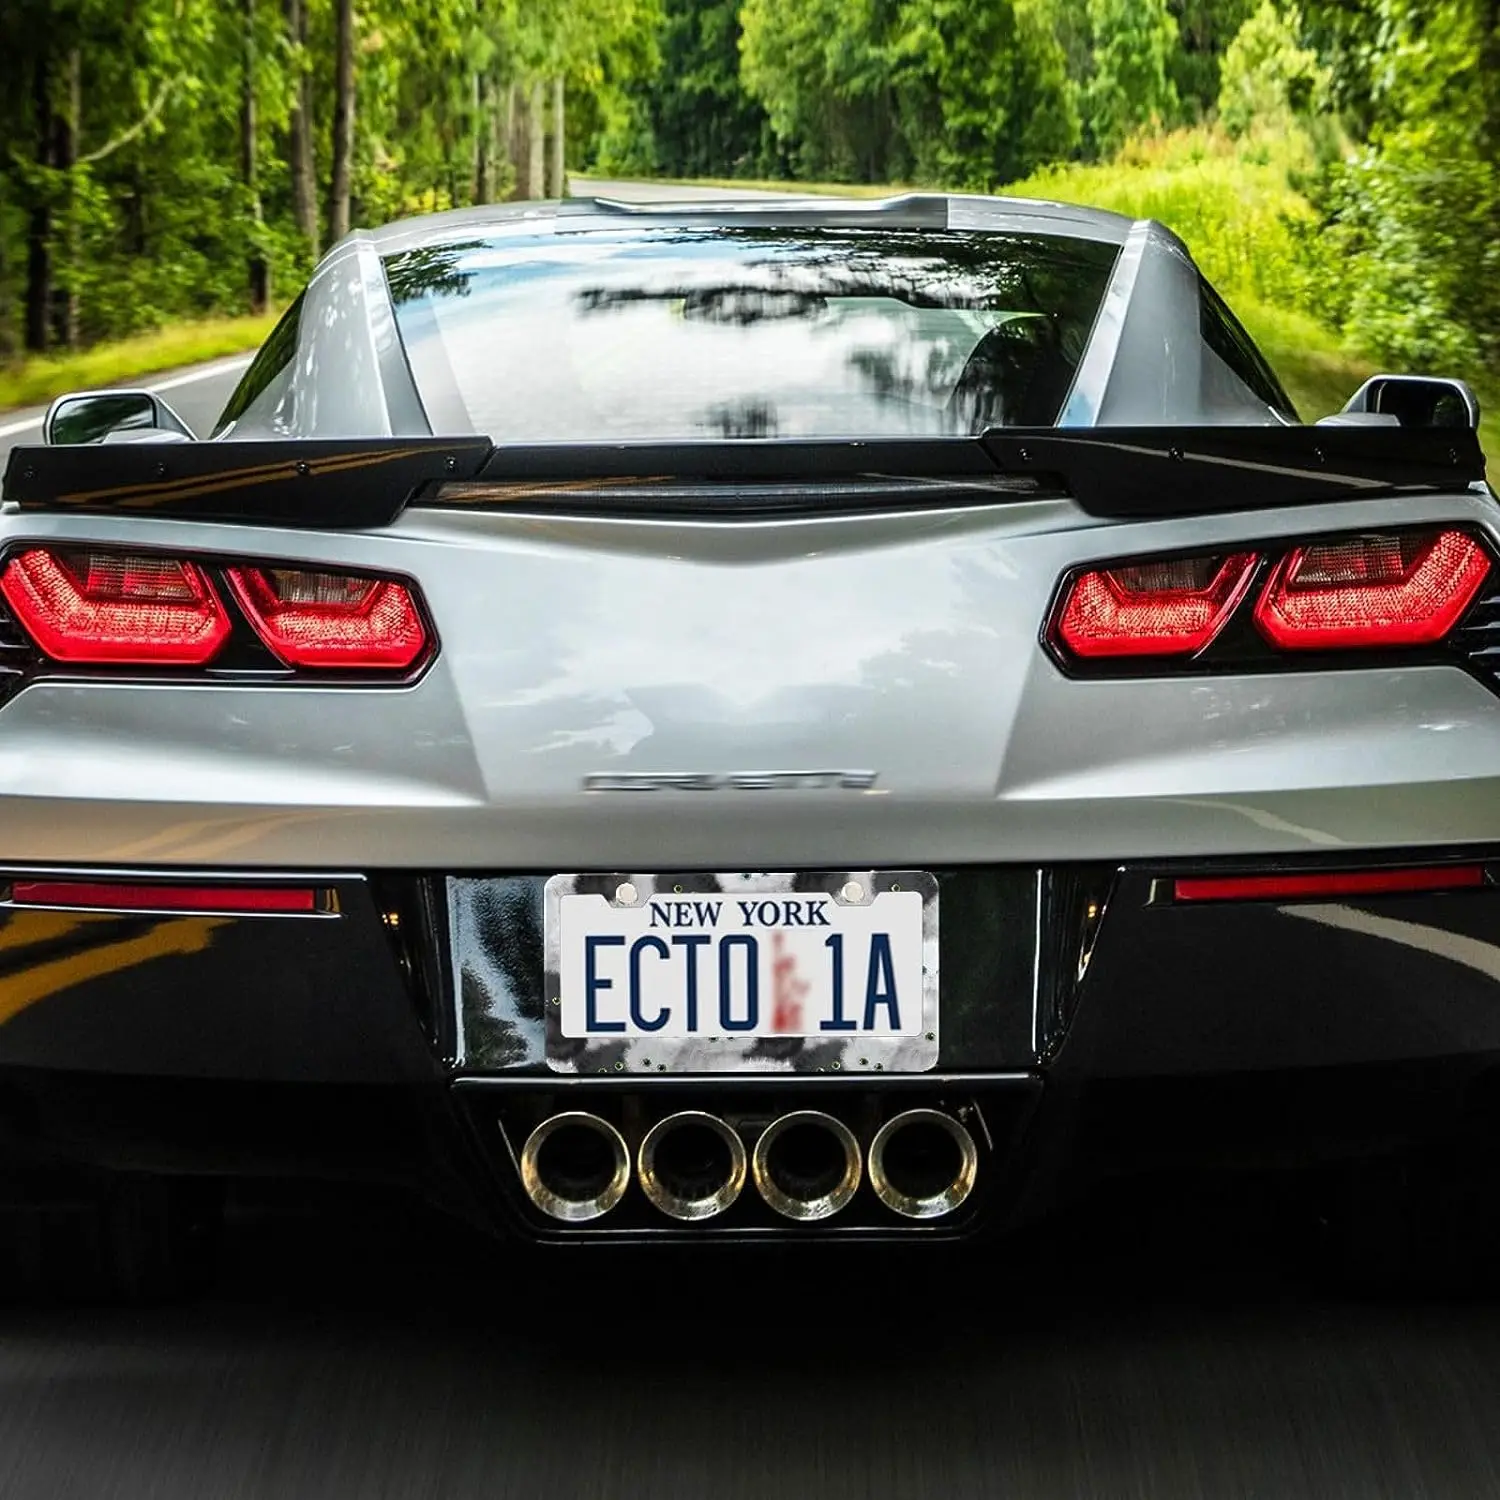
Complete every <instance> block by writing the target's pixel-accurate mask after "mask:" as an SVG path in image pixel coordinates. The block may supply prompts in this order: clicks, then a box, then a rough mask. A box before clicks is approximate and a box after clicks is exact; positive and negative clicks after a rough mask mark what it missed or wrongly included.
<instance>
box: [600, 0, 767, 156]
mask: <svg viewBox="0 0 1500 1500" xmlns="http://www.w3.org/2000/svg"><path fill="white" fill-rule="evenodd" d="M658 40H659V47H660V69H659V71H657V72H656V73H655V74H654V75H652V76H650V77H643V78H639V79H637V80H636V82H635V84H634V86H633V87H632V89H631V99H630V103H631V109H630V112H629V115H628V118H626V119H625V120H624V121H622V125H623V128H622V129H621V130H620V131H618V132H616V133H613V134H610V135H609V136H608V137H601V140H600V145H599V150H598V165H599V167H600V169H601V170H603V171H606V172H612V173H617V174H620V175H624V174H627V173H631V172H643V173H645V174H646V175H648V176H652V175H662V176H666V177H684V176H686V177H699V176H707V175H712V174H715V173H731V174H739V173H751V174H754V173H757V172H774V171H776V170H778V168H780V167H781V166H782V163H781V161H780V160H779V157H778V153H777V151H776V148H775V141H774V137H773V135H772V133H771V129H770V122H769V120H768V119H767V118H766V112H765V110H764V109H763V108H762V107H761V105H760V104H759V103H757V102H756V100H754V99H752V98H751V96H750V95H749V94H748V93H747V92H746V91H745V88H744V85H743V84H742V83H741V81H740V16H739V0H667V3H666V6H665V10H664V13H663V16H662V24H661V30H660V33H659V38H658Z"/></svg>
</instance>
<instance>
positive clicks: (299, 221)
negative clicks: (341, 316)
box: [286, 0, 320, 260]
mask: <svg viewBox="0 0 1500 1500" xmlns="http://www.w3.org/2000/svg"><path fill="white" fill-rule="evenodd" d="M286 31H287V36H288V38H289V39H290V40H291V43H292V46H293V47H294V48H295V49H296V52H295V57H296V77H295V79H294V81H293V86H292V109H291V113H290V115H289V116H288V117H287V156H288V157H289V158H290V161H289V163H288V165H289V166H290V168H291V175H292V220H293V222H294V223H295V224H296V226H297V229H298V232H299V233H300V234H301V235H302V238H303V239H304V240H306V241H307V248H308V250H309V251H310V252H311V254H312V258H313V259H314V260H317V258H318V249H319V240H320V235H319V233H318V229H319V226H318V187H317V173H316V169H315V166H314V163H313V132H312V117H313V112H312V76H311V75H310V73H309V72H308V68H307V6H306V5H305V4H304V0H286Z"/></svg>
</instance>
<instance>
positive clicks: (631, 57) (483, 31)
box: [0, 0, 662, 360]
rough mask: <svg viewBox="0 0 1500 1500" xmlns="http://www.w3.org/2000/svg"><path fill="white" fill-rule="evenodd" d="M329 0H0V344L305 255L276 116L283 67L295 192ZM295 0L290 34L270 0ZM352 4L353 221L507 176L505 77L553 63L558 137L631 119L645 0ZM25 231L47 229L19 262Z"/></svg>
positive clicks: (284, 282) (62, 332) (328, 89)
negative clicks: (302, 105) (558, 94)
mask: <svg viewBox="0 0 1500 1500" xmlns="http://www.w3.org/2000/svg"><path fill="white" fill-rule="evenodd" d="M334 6H335V0H130V3H129V4H122V3H120V0H6V3H4V4H0V59H3V61H0V141H3V142H4V143H5V150H4V151H3V152H0V360H5V359H9V358H14V357H15V355H16V354H17V353H18V352H19V350H20V349H21V347H22V345H23V342H25V343H29V344H31V345H32V346H33V347H34V348H36V349H40V348H44V347H47V346H58V345H69V344H76V345H82V344H87V343H91V342H93V341H96V340H101V339H118V338H121V337H126V336H130V335H133V334H135V333H138V332H140V331H142V330H146V329H150V328H154V327H157V326H159V325H161V324H163V323H165V322H169V321H172V320H176V319H183V318H188V319H191V318H198V317H203V316H205V315H208V314H212V313H234V312H237V311H240V310H242V309H244V308H245V307H246V306H247V305H249V304H250V302H251V298H252V290H253V289H254V288H255V286H256V284H257V277H256V274H255V267H256V266H260V267H261V268H262V269H263V272H268V274H269V280H270V287H271V291H272V295H273V296H276V295H279V296H281V297H285V296H288V295H290V294H291V292H292V291H293V290H294V289H295V286H296V284H297V283H298V282H299V281H300V280H301V279H302V277H303V276H304V275H305V274H306V272H307V271H308V269H309V263H310V260H311V245H310V243H309V239H308V235H307V234H306V233H305V232H304V228H303V226H302V225H301V224H299V222H298V220H297V218H296V214H295V203H294V187H295V182H294V172H293V167H292V158H291V129H292V124H293V119H294V112H295V110H296V108H297V105H298V103H299V97H300V95H299V91H300V89H301V88H302V87H303V84H304V80H305V81H306V84H307V85H308V86H309V87H310V93H311V98H310V101H309V102H310V128H311V137H312V158H313V160H312V173H313V176H312V181H311V183H310V184H309V185H308V194H307V201H308V202H309V203H315V204H317V205H319V206H321V205H323V204H324V203H325V202H326V201H327V198H328V194H329V182H330V171H331V163H332V157H333V139H332V119H333V114H334V109H333V97H334V89H335V79H334V68H333V51H334ZM298 8H301V9H302V11H303V13H304V15H305V18H306V35H305V40H303V39H302V37H300V36H298V35H295V34H294V33H293V29H292V27H291V24H290V20H289V13H290V12H294V11H295V10H296V9H298ZM354 19H355V27H354V38H355V95H356V104H355V109H354V119H355V127H356V128H355V132H354V153H353V162H352V201H351V217H352V222H353V223H354V224H355V225H360V224H372V223H379V222H383V221H385V220H387V219H390V218H393V217H396V216H398V215H401V214H404V213H409V212H412V211H415V210H420V209H428V208H441V207H448V206H451V205H457V204H463V203H468V202H471V201H473V200H474V198H475V196H476V194H477V193H479V192H480V191H481V190H483V191H484V192H485V193H486V194H487V195H488V196H490V197H495V196H499V195H503V194H504V193H505V192H506V191H508V190H509V188H510V186H511V185H512V184H513V183H515V181H516V180H517V176H518V173H517V170H516V157H517V155H518V153H519V152H520V150H521V143H520V141H519V138H518V139H517V140H515V141H512V140H510V139H508V138H506V131H505V122H506V119H507V117H508V113H509V109H510V103H511V100H512V91H513V89H515V90H517V91H519V92H520V93H521V94H522V95H526V94H529V90H530V86H531V84H532V82H533V81H534V80H551V79H554V78H564V79H566V80H567V85H568V94H569V105H570V111H571V116H572V118H571V119H570V122H569V148H570V151H571V153H572V156H573V159H574V160H578V159H580V158H581V157H585V156H588V155H591V154H593V153H594V151H595V150H596V147H597V143H598V140H599V138H601V137H603V136H605V135H607V134H609V133H610V132H614V133H615V134H616V135H628V134H630V133H631V132H632V131H633V130H634V129H635V122H634V119H633V116H632V115H631V108H632V105H631V104H630V101H629V91H630V89H631V88H632V87H633V86H634V85H635V84H636V83H637V82H638V80H639V79H641V78H643V77H646V76H648V75H649V74H650V73H651V72H652V71H653V70H654V69H655V67H656V66H657V63H658V53H657V33H658V30H659V29H660V26H661V19H662V16H661V9H660V0H423V3H422V4H421V5H413V4H411V3H410V0H355V4H354ZM247 104H248V105H249V106H250V113H249V114H247V113H246V109H247ZM247 119H248V120H252V121H253V130H252V131H250V132H248V133H247V131H246V128H245V122H246V120H247ZM547 128H548V129H550V115H549V124H548V127H547ZM536 191H538V193H539V192H540V185H539V184H538V185H537V187H536ZM324 237H325V238H326V234H325V236H324ZM30 243H37V244H40V245H41V246H42V247H43V249H44V251H45V254H44V255H43V256H42V258H41V261H40V270H39V269H38V262H37V258H36V257H35V256H28V244H30ZM264 279H265V277H264V274H262V275H261V277H260V281H261V283H262V284H263V282H264Z"/></svg>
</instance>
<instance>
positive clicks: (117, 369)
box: [0, 312, 275, 410]
mask: <svg viewBox="0 0 1500 1500" xmlns="http://www.w3.org/2000/svg"><path fill="white" fill-rule="evenodd" d="M274 322H275V315H274V314H273V313H271V312H266V313H261V314H248V315H246V316H245V317H240V318H208V319H205V320H203V321H202V322H196V323H174V324H171V325H169V326H168V327H166V328H157V329H153V330H152V331H151V332H150V333H141V334H137V335H136V336H135V337H134V338H128V339H119V340H115V341H113V342H110V343H105V344H98V345H95V346H94V347H93V348H92V349H83V350H78V351H76V352H73V353H66V352H65V353H60V354H56V355H46V354H43V355H35V356H33V357H31V358H29V359H23V360H19V361H16V362H15V363H13V364H10V365H7V366H0V410H3V409H5V408H6V407H15V406H40V405H42V404H43V403H45V402H47V401H50V400H51V399H52V398H53V397H54V396H60V395H62V394H63V392H64V391H75V390H81V389H84V388H85V387H100V386H112V385H133V384H135V383H136V382H138V381H143V380H147V379H149V378H150V377H152V376H155V375H159V374H161V372H162V371H164V370H174V369H178V368H180V367H181V366H183V365H196V364H202V363H204V361H206V360H211V359H223V358H226V357H228V356H229V355H231V354H243V353H245V352H246V351H247V350H251V349H256V348H258V347H259V346H260V344H261V342H262V341H263V340H264V338H265V336H266V335H267V334H268V333H269V332H270V331H271V328H272V325H273V323H274Z"/></svg>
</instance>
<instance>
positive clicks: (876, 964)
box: [864, 932, 901, 1031]
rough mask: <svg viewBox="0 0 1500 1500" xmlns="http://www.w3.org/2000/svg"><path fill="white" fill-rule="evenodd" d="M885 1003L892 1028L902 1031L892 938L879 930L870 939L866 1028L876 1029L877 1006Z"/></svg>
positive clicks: (866, 990)
mask: <svg viewBox="0 0 1500 1500" xmlns="http://www.w3.org/2000/svg"><path fill="white" fill-rule="evenodd" d="M877 1005H883V1006H884V1007H885V1009H886V1012H887V1014H888V1015H889V1016H890V1018H891V1030H892V1031H900V1029H901V1012H900V1010H899V1009H898V1008H897V1005H896V965H895V962H894V961H893V960H892V958H891V938H890V934H889V933H887V932H877V933H876V934H875V935H874V936H873V937H872V938H871V939H870V972H869V975H868V977H867V978H866V980H865V1028H864V1029H865V1030H866V1031H874V1029H875V1007H876V1006H877Z"/></svg>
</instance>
